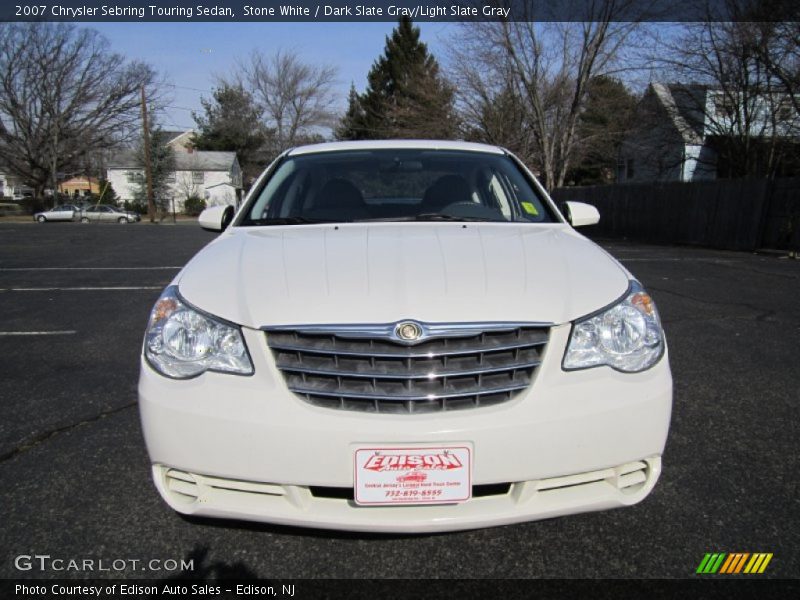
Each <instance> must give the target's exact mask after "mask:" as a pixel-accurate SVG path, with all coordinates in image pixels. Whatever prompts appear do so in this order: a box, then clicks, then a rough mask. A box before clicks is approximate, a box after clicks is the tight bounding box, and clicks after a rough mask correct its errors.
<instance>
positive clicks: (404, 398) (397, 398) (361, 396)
mask: <svg viewBox="0 0 800 600" xmlns="http://www.w3.org/2000/svg"><path fill="white" fill-rule="evenodd" d="M526 387H528V383H527V382H526V383H523V384H520V385H512V386H506V387H503V388H493V389H489V390H476V391H470V392H467V393H463V392H451V393H449V394H427V395H416V396H414V395H384V396H382V395H380V394H369V393H356V392H347V393H346V394H343V393H340V392H337V391H330V392H325V391H320V390H317V389H304V388H299V387H291V386H290V387H289V389H290V390H292V391H293V392H294V393H296V394H304V395H310V396H328V397H331V398H352V399H355V400H390V401H394V402H408V401H412V402H413V401H419V400H448V399H450V398H464V397H471V396H485V395H487V394H503V393H506V392H517V391H519V390H524V389H525V388H526Z"/></svg>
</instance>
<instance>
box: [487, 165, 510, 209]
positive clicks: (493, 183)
mask: <svg viewBox="0 0 800 600" xmlns="http://www.w3.org/2000/svg"><path fill="white" fill-rule="evenodd" d="M501 178H503V181H501ZM488 188H489V193H490V194H491V195H492V196H493V197H494V200H495V202H496V204H497V208H498V209H500V212H501V213H503V216H504V217H505V218H506V219H508V220H509V221H510V220H511V215H512V211H511V201H510V194H509V191H510V190H509V188H508V182H507V181H505V178H504V177H503V176H502V175H500V174H498V173H496V172H493V173H492V174H491V177H490V178H489V185H488Z"/></svg>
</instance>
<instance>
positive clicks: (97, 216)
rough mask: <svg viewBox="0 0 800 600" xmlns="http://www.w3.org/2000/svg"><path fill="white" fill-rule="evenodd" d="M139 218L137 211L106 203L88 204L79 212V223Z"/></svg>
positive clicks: (131, 221)
mask: <svg viewBox="0 0 800 600" xmlns="http://www.w3.org/2000/svg"><path fill="white" fill-rule="evenodd" d="M140 220H141V217H140V216H139V215H138V214H137V213H135V212H130V211H127V210H122V209H121V208H117V207H116V206H109V205H108V204H96V205H94V206H90V207H89V208H87V209H86V210H84V211H83V212H82V213H81V223H89V222H90V221H100V222H103V223H135V222H136V221H140Z"/></svg>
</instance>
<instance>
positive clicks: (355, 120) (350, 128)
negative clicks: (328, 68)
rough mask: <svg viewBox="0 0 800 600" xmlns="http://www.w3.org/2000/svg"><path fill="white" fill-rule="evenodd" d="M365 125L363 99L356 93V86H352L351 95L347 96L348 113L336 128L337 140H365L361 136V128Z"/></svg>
mask: <svg viewBox="0 0 800 600" xmlns="http://www.w3.org/2000/svg"><path fill="white" fill-rule="evenodd" d="M363 124H364V109H363V108H361V98H360V97H359V95H358V92H356V86H355V84H353V83H351V84H350V93H349V94H348V96H347V112H346V113H345V114H344V117H342V120H341V121H340V122H339V126H338V127H337V128H336V132H335V135H336V139H337V140H358V139H363V138H362V136H361V135H360V128H361V127H363Z"/></svg>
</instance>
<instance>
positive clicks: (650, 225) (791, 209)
mask: <svg viewBox="0 0 800 600" xmlns="http://www.w3.org/2000/svg"><path fill="white" fill-rule="evenodd" d="M553 199H554V200H556V202H563V201H565V200H575V201H580V202H586V203H588V204H592V205H594V206H596V207H597V209H598V210H599V211H600V224H599V225H597V226H595V227H591V228H588V229H587V233H589V234H590V235H592V234H595V235H599V236H604V237H612V238H626V239H632V240H641V241H650V242H660V243H676V244H696V245H700V246H708V247H710V248H721V249H725V250H750V251H752V250H758V249H761V248H770V249H778V250H794V251H797V250H800V178H792V179H773V180H767V179H760V180H747V179H731V180H722V179H720V180H715V181H698V182H692V183H678V182H670V183H632V184H628V183H626V184H617V185H598V186H590V187H569V188H559V189H557V190H555V191H554V192H553Z"/></svg>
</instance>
